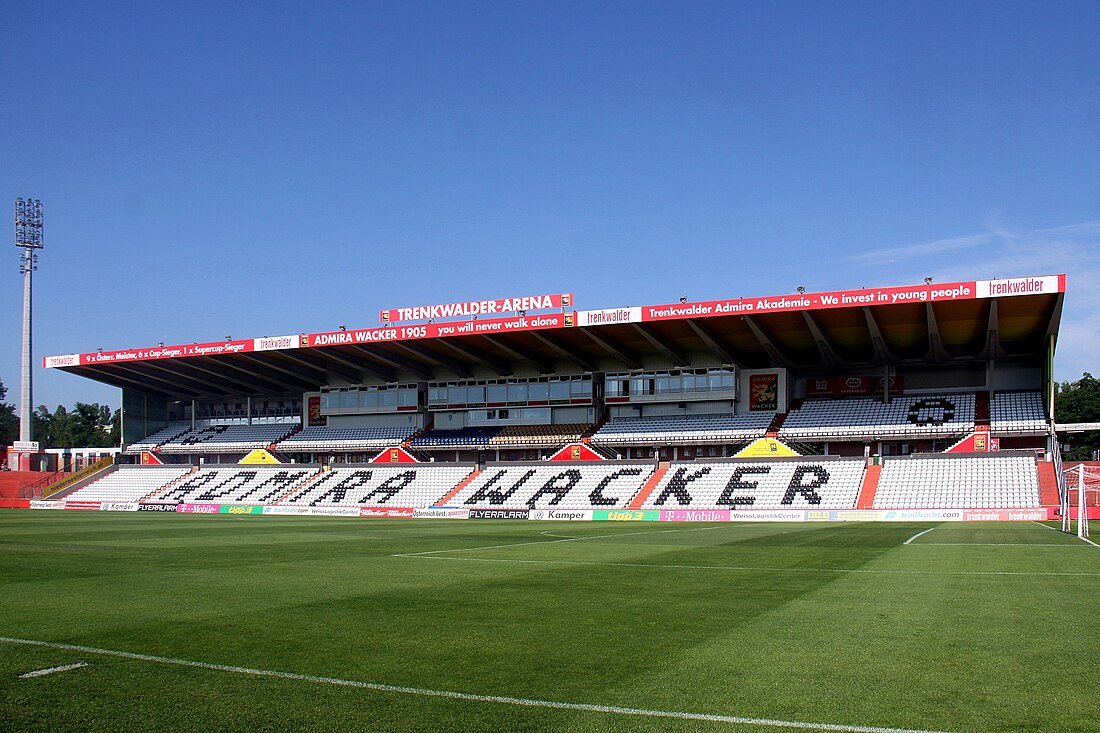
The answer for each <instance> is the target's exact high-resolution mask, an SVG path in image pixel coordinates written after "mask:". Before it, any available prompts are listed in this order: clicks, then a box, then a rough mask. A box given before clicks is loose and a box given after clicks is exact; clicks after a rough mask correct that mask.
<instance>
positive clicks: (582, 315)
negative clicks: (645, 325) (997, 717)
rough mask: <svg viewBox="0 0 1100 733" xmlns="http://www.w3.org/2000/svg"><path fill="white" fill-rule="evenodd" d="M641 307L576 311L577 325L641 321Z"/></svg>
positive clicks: (603, 324)
mask: <svg viewBox="0 0 1100 733" xmlns="http://www.w3.org/2000/svg"><path fill="white" fill-rule="evenodd" d="M641 322H642V307H641V306H640V305H636V306H631V307H627V308H606V309H604V310H595V311H577V325H578V326H606V325H608V324H613V323H641Z"/></svg>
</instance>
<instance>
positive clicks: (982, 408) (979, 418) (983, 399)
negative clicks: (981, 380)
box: [974, 392, 989, 430]
mask: <svg viewBox="0 0 1100 733" xmlns="http://www.w3.org/2000/svg"><path fill="white" fill-rule="evenodd" d="M974 428H975V429H976V430H981V429H982V428H985V429H986V430H989V393H988V392H978V393H976V394H975V395H974Z"/></svg>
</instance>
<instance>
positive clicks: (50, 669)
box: [19, 662, 88, 680]
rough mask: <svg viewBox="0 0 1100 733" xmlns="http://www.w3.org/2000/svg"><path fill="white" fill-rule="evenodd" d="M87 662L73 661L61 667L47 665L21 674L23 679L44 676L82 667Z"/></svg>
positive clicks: (85, 665)
mask: <svg viewBox="0 0 1100 733" xmlns="http://www.w3.org/2000/svg"><path fill="white" fill-rule="evenodd" d="M87 666H88V663H87V662H73V663H72V664H62V665H61V666H60V667H47V668H46V669H36V670H34V671H33V672H27V673H26V674H21V675H19V679H21V680H29V679H31V678H32V677H43V676H45V675H48V674H53V673H54V672H68V671H69V670H70V669H80V668H81V667H87Z"/></svg>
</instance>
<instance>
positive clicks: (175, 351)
mask: <svg viewBox="0 0 1100 733" xmlns="http://www.w3.org/2000/svg"><path fill="white" fill-rule="evenodd" d="M1065 289H1066V276H1065V275H1043V276H1036V277H1021V278H1009V279H1006V280H976V281H974V280H972V281H969V282H955V283H944V284H932V283H928V284H924V285H910V286H902V287H888V288H864V289H859V290H837V291H831V292H824V293H798V294H795V295H780V296H769V297H761V298H736V299H729V300H711V301H701V302H694V303H692V302H683V303H673V304H668V305H651V306H642V307H633V308H621V309H609V310H603V311H582V312H581V314H580V317H579V318H578V315H577V314H576V313H574V312H573V311H572V310H570V311H568V312H566V313H562V312H558V313H543V314H541V315H538V314H536V315H533V316H532V315H523V316H521V315H518V314H519V313H520V312H521V311H533V310H534V311H537V310H543V311H546V310H551V309H558V308H561V309H570V308H572V306H573V294H572V293H560V294H554V295H531V296H522V297H516V298H502V299H496V300H481V301H467V302H464V303H450V304H445V305H429V306H416V307H412V308H389V309H385V310H382V311H380V312H379V318H380V320H381V321H382V322H383V323H388V324H397V323H400V322H402V321H410V320H412V321H416V320H420V321H427V320H429V319H436V318H452V319H456V318H464V319H465V320H451V321H448V322H446V323H421V324H414V325H389V326H385V327H381V328H367V329H362V330H356V331H336V332H329V333H316V334H301V335H300V336H278V337H272V338H266V337H265V338H260V339H245V340H236V341H234V340H229V341H220V342H209V343H203V344H190V345H180V346H158V347H152V348H142V349H121V350H118V351H101V352H94V353H88V354H62V355H58V356H47V357H44V358H43V360H42V364H43V366H44V367H46V368H65V367H75V366H86V365H96V364H111V363H119V362H130V361H145V360H155V359H178V358H186V357H191V356H214V355H221V354H235V353H248V352H253V351H268V350H280V349H289V348H298V347H302V348H306V347H318V346H336V345H341V344H369V343H375V342H386V341H405V340H415V339H432V338H445V337H448V336H463V335H468V334H472V335H491V334H493V333H508V332H515V331H534V330H543V329H556V328H567V327H573V326H581V327H586V326H596V325H603V324H605V323H637V322H639V321H668V320H681V319H687V318H711V317H721V316H728V315H737V314H754V313H779V312H787V311H801V310H808V311H812V310H822V309H833V308H858V307H867V306H887V305H896V304H903V303H928V302H941V301H960V300H973V299H975V298H1006V297H1013V296H1027V295H1043V294H1049V293H1057V292H1065ZM507 313H516V314H517V315H516V316H514V317H511V318H504V317H501V316H503V315H504V314H507ZM609 314H610V315H609ZM494 315H496V316H498V317H496V318H492V317H490V318H485V317H484V316H494Z"/></svg>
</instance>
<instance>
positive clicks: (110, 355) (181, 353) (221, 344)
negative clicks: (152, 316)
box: [43, 339, 254, 367]
mask: <svg viewBox="0 0 1100 733" xmlns="http://www.w3.org/2000/svg"><path fill="white" fill-rule="evenodd" d="M250 351H254V349H253V339H245V340H240V341H215V342H211V343H206V344H189V345H187V346H154V347H153V348H145V349H121V350H119V351H96V352H93V353H91V354H79V359H80V366H86V365H88V364H92V365H95V364H116V363H118V362H123V361H149V360H152V359H181V358H186V357H188V356H216V355H219V354H241V353H247V352H250ZM50 358H51V357H48V356H47V357H45V359H46V361H44V362H43V365H44V366H46V367H49V366H51V364H50V362H49V361H48V360H49V359H50ZM72 366H76V364H72Z"/></svg>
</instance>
